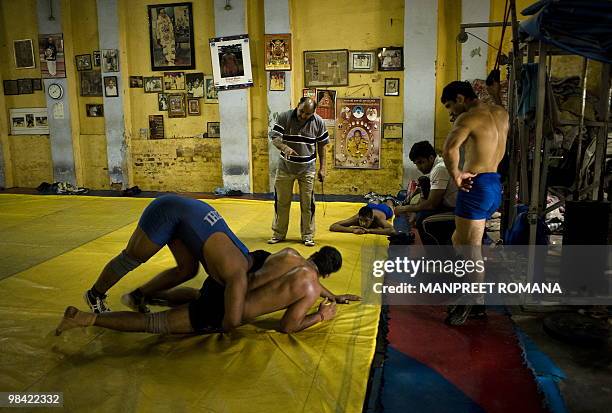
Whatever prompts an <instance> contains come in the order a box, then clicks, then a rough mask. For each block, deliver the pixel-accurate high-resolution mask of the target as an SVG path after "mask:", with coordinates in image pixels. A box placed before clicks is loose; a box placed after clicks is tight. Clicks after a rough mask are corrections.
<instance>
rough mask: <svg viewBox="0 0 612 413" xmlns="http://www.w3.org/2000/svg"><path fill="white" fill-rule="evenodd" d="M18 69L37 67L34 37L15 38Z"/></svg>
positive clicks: (14, 46) (14, 45) (16, 65)
mask: <svg viewBox="0 0 612 413" xmlns="http://www.w3.org/2000/svg"><path fill="white" fill-rule="evenodd" d="M13 51H14V52H15V68H16V69H32V68H34V67H36V61H35V60H34V48H33V46H32V39H23V40H13Z"/></svg>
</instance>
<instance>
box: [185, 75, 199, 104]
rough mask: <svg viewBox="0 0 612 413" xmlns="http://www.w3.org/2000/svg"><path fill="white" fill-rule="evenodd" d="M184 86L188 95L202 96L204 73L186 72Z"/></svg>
mask: <svg viewBox="0 0 612 413" xmlns="http://www.w3.org/2000/svg"><path fill="white" fill-rule="evenodd" d="M185 87H186V89H187V95H188V96H190V97H194V98H201V97H204V73H187V74H186V75H185Z"/></svg>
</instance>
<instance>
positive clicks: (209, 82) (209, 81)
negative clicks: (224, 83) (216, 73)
mask: <svg viewBox="0 0 612 413" xmlns="http://www.w3.org/2000/svg"><path fill="white" fill-rule="evenodd" d="M204 91H205V94H204V103H219V96H218V95H217V88H216V87H215V81H214V79H213V77H212V76H204Z"/></svg>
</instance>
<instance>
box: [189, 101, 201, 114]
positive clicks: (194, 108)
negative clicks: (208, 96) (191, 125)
mask: <svg viewBox="0 0 612 413" xmlns="http://www.w3.org/2000/svg"><path fill="white" fill-rule="evenodd" d="M187 114H188V115H189V116H200V99H198V98H189V99H187Z"/></svg>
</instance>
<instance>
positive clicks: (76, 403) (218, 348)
mask: <svg viewBox="0 0 612 413" xmlns="http://www.w3.org/2000/svg"><path fill="white" fill-rule="evenodd" d="M150 201H151V199H142V198H140V199H138V198H137V199H134V198H104V197H68V196H30V195H5V194H3V195H0V248H2V253H1V254H0V256H1V258H0V392H9V391H20V392H24V391H28V392H35V391H39V392H43V391H46V392H49V391H61V392H63V396H64V410H65V411H72V412H85V411H86V412H158V411H159V412H192V411H194V412H195V411H198V412H211V413H212V412H262V413H263V412H265V413H271V412H282V413H289V412H291V413H293V412H308V413H314V412H317V413H318V412H361V411H362V408H363V402H364V397H365V393H366V385H367V381H368V375H369V370H370V363H371V361H372V357H373V354H374V347H375V339H376V333H377V328H378V316H379V310H380V308H379V307H378V306H375V305H364V304H361V303H357V304H351V305H339V306H338V314H337V316H336V318H335V319H333V320H331V321H329V322H325V323H322V324H318V325H315V326H313V327H311V328H309V329H307V330H305V331H302V332H300V333H297V334H291V335H286V334H281V333H278V332H276V331H275V330H274V328H275V326H276V325H277V323H278V320H279V319H280V315H281V313H280V312H279V313H274V314H271V315H268V316H264V317H260V318H259V319H258V320H256V321H255V322H254V323H253V324H249V325H245V326H242V327H240V328H239V329H238V330H236V331H235V332H233V333H232V334H231V335H222V334H214V335H207V336H204V335H202V336H156V335H152V334H146V333H120V332H114V331H108V330H103V329H100V328H97V327H89V328H87V329H75V330H71V331H68V332H65V333H64V334H63V335H62V336H60V337H55V336H54V335H53V330H54V328H55V326H56V325H57V323H58V322H59V320H60V318H61V315H62V313H63V310H64V308H65V307H66V306H67V305H76V306H77V307H79V308H80V309H85V308H86V307H85V304H84V302H83V298H82V294H83V292H84V291H85V290H86V289H87V288H89V287H91V285H92V284H93V282H94V281H95V279H96V278H97V276H98V274H99V272H100V270H101V269H102V267H103V266H104V265H105V264H106V262H108V260H110V259H111V258H113V257H114V256H115V255H116V254H118V253H119V252H120V251H121V250H122V249H123V248H124V246H125V245H126V243H127V241H128V239H129V236H130V234H131V232H132V231H133V230H134V228H135V227H136V224H137V220H138V218H139V216H140V213H141V212H142V210H143V209H144V208H145V206H146V205H147V204H148V203H149V202H150ZM206 202H209V203H210V204H211V205H213V206H214V207H215V208H216V209H217V210H218V211H219V212H220V213H221V215H222V216H223V217H224V218H225V219H226V221H227V222H228V224H229V226H230V228H232V230H233V231H234V232H235V233H236V235H237V236H238V237H239V238H240V239H241V240H242V241H243V242H244V243H245V244H246V245H247V246H248V247H249V249H251V250H254V249H260V248H261V249H267V250H269V251H271V252H276V251H278V250H280V249H282V248H284V247H287V246H291V247H294V248H296V249H297V250H299V251H300V252H301V253H302V254H303V255H305V256H308V255H309V254H310V253H312V252H314V251H315V250H317V249H318V248H319V247H320V246H323V245H333V246H335V247H336V248H338V249H339V250H340V252H341V253H342V256H343V259H344V261H343V266H342V269H341V270H340V271H339V272H338V273H336V274H333V275H332V276H331V277H330V278H329V279H327V280H325V281H324V282H323V283H324V284H325V286H326V287H327V288H329V289H330V290H331V291H332V292H334V293H336V294H340V293H352V294H360V292H361V291H360V290H361V251H362V247H364V246H372V247H375V246H376V247H379V248H382V247H384V246H385V245H386V239H385V237H382V236H375V235H361V236H357V235H353V234H338V233H330V232H329V231H327V228H329V225H330V224H331V223H332V222H335V221H337V220H339V219H343V218H346V217H348V216H349V215H351V214H354V213H355V212H356V211H357V209H358V204H350V203H338V202H334V203H327V208H326V210H327V214H326V216H325V217H324V216H323V209H324V208H323V205H322V203H318V204H317V228H318V234H317V237H316V241H317V247H315V248H314V249H313V248H308V247H305V246H303V245H302V244H301V243H299V242H298V241H299V238H300V237H299V204H297V203H295V202H294V203H293V205H292V210H291V221H290V231H289V234H288V238H289V239H290V240H295V242H291V241H289V242H284V243H281V244H276V245H267V244H266V242H265V241H266V239H267V238H268V237H269V236H270V235H271V229H270V226H271V221H272V214H273V205H272V203H271V202H270V201H251V200H235V199H223V200H206ZM173 265H174V259H173V257H172V254H171V253H170V251H169V250H168V249H167V248H164V249H163V250H162V251H161V252H160V253H159V254H157V255H156V256H155V257H153V258H152V259H151V260H150V261H149V262H147V263H146V264H144V265H142V266H140V267H139V268H137V269H136V270H135V271H133V272H132V273H129V274H128V275H126V276H125V277H124V278H123V279H122V280H121V281H120V282H119V283H118V284H117V285H116V286H115V287H114V288H113V289H111V291H110V294H109V301H108V302H109V305H110V307H111V308H112V309H114V310H125V308H124V307H123V306H122V305H121V304H120V302H119V298H120V297H121V294H123V293H125V292H127V291H129V290H130V289H132V288H135V287H137V286H138V285H140V284H142V283H143V282H144V281H146V280H148V279H150V278H151V277H152V276H154V275H155V274H157V272H159V271H161V270H163V269H165V268H169V267H171V266H173ZM3 277H4V279H2V278H3ZM204 278H205V274H204V271H203V269H201V270H200V274H198V276H197V277H196V278H195V279H194V280H191V281H190V282H189V285H191V286H193V287H198V288H199V287H200V286H201V285H202V282H203V280H204ZM156 310H157V309H156ZM27 410H28V409H22V410H20V411H27ZM45 410H49V411H57V409H52V408H48V409H46V408H40V407H36V408H32V411H36V412H40V411H45Z"/></svg>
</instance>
